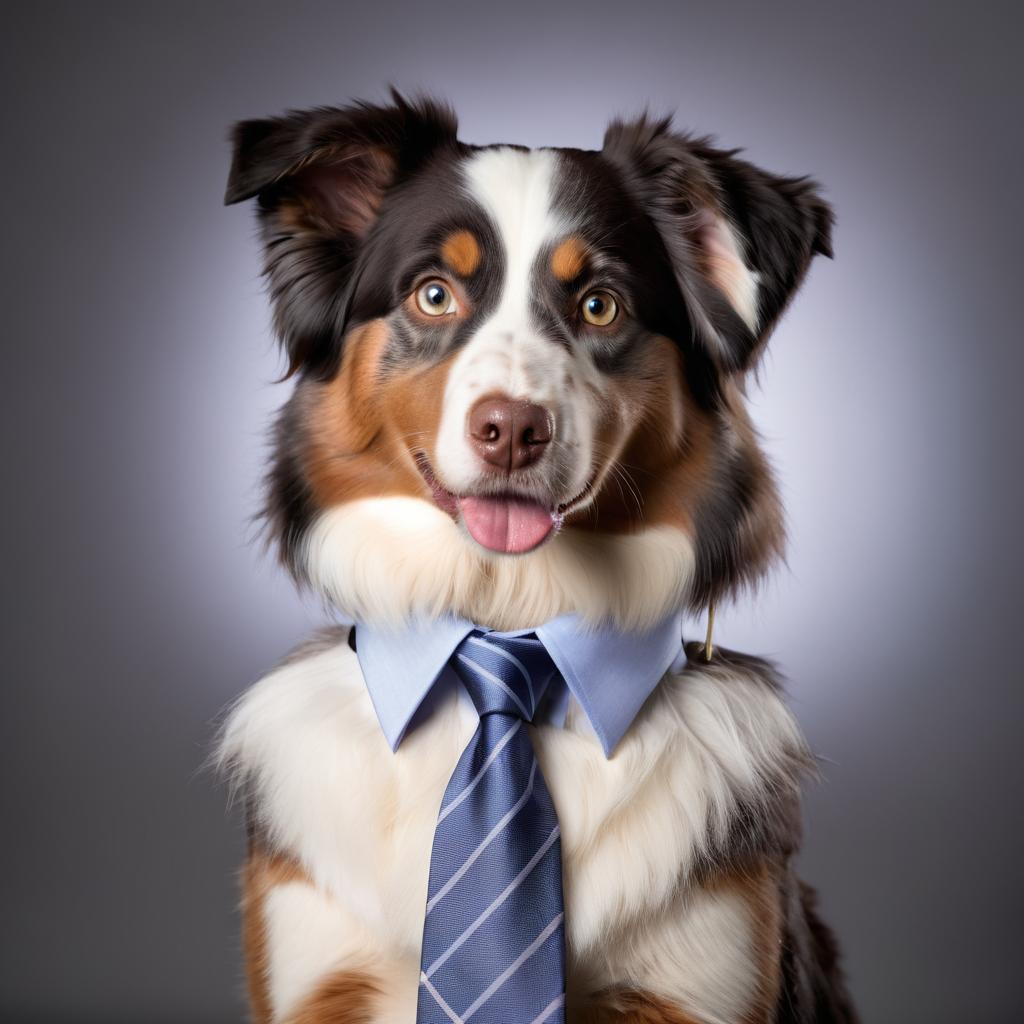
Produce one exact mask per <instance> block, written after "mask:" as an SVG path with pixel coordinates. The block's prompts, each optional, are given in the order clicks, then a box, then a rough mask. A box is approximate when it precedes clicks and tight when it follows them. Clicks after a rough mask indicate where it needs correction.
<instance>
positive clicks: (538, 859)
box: [416, 630, 565, 1024]
mask: <svg viewBox="0 0 1024 1024" xmlns="http://www.w3.org/2000/svg"><path fill="white" fill-rule="evenodd" d="M451 665H452V667H453V668H454V669H455V671H456V672H457V673H458V675H459V677H460V678H461V679H462V681H463V683H464V684H465V686H466V689H467V690H468V691H469V695H470V697H471V699H472V701H473V704H474V705H475V707H476V709H477V711H478V712H479V714H480V724H479V726H478V727H477V730H476V732H475V733H474V734H473V738H472V739H471V740H470V742H469V744H468V746H467V747H466V749H465V750H464V751H463V753H462V756H461V758H460V759H459V763H458V764H457V765H456V767H455V771H454V772H453V773H452V777H451V780H450V781H449V783H448V788H447V789H446V790H445V794H444V798H443V799H442V801H441V810H440V811H439V813H438V819H437V827H436V829H435V832H434V845H433V850H432V852H431V858H430V883H429V886H428V889H427V906H426V916H425V918H424V925H423V954H422V959H421V970H420V987H419V996H418V1005H417V1010H416V1021H417V1024H445V1022H454V1024H463V1022H470V1021H471V1022H472V1024H541V1022H557V1024H562V1022H563V1021H564V1019H565V1009H564V1004H565V933H564V928H563V917H564V913H563V907H562V853H561V843H560V841H559V834H560V833H559V828H558V818H557V816H556V814H555V808H554V805H553V803H552V802H551V795H550V793H549V792H548V788H547V786H546V785H545V783H544V778H543V776H542V775H541V772H540V769H539V767H538V765H537V760H536V757H535V756H534V752H533V744H532V743H531V741H530V737H529V734H528V731H527V729H526V728H525V726H524V722H529V721H530V720H531V719H532V718H533V715H534V712H535V711H536V702H537V700H538V699H539V698H540V696H541V694H542V693H543V689H544V687H545V685H546V684H547V683H548V682H549V681H550V680H551V678H552V677H553V676H554V675H555V674H556V673H557V669H556V668H555V666H554V663H553V662H552V660H551V657H550V656H549V655H548V653H547V651H546V650H545V648H544V645H543V644H542V643H541V642H540V640H538V639H537V638H536V637H535V636H534V635H533V634H530V635H529V636H521V637H499V636H497V635H495V634H493V633H486V632H483V631H480V630H474V631H473V633H471V634H470V635H469V636H468V637H466V639H465V640H463V641H462V643H461V644H460V645H459V646H458V648H457V649H456V651H455V654H454V655H453V656H452V660H451Z"/></svg>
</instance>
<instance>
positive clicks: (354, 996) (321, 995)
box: [288, 971, 382, 1024]
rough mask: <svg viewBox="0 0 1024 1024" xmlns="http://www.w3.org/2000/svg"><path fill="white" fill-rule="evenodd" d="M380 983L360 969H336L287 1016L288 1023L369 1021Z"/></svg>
mask: <svg viewBox="0 0 1024 1024" xmlns="http://www.w3.org/2000/svg"><path fill="white" fill-rule="evenodd" d="M380 995H382V992H381V989H380V986H379V985H378V984H377V982H376V980H375V979H374V978H372V977H371V976H370V975H368V974H365V973H364V972H362V971H338V972H337V973H336V974H332V975H330V976H329V977H328V978H327V979H326V980H324V981H323V982H321V984H320V985H319V986H318V987H317V990H316V991H315V992H314V993H313V995H312V996H310V998H309V999H307V1000H306V1001H305V1002H304V1003H303V1004H302V1006H300V1007H299V1010H298V1012H297V1013H295V1014H293V1015H292V1016H290V1017H289V1018H288V1024H372V1022H373V1021H374V1020H375V1019H376V1014H375V1003H376V1001H377V997H378V996H380Z"/></svg>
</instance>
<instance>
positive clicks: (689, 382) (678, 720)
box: [220, 94, 855, 1024]
mask: <svg viewBox="0 0 1024 1024" xmlns="http://www.w3.org/2000/svg"><path fill="white" fill-rule="evenodd" d="M233 145H234V159H233V163H232V166H231V171H230V178H229V181H228V186H227V194H226V202H227V203H229V204H231V203H239V202H242V201H244V200H248V199H256V200H257V204H258V207H257V214H258V220H259V226H260V231H261V240H262V246H263V257H264V264H265V274H266V280H267V283H268V290H269V294H270V299H271V303H272V307H273V316H274V323H275V326H276V330H277V333H278V335H279V336H280V338H281V341H282V344H283V347H284V350H285V353H286V356H287V361H288V367H289V376H291V377H292V378H293V380H294V390H293V391H292V393H291V397H290V398H289V399H288V401H287V402H286V404H285V405H284V407H283V409H282V411H281V413H280V416H279V419H278V421H277V425H276V432H275V443H276V450H275V453H274V458H273V464H272V467H271V469H270V473H269V477H268V488H267V507H266V516H267V523H268V527H269V530H270V532H271V535H272V537H273V539H274V540H275V541H276V543H277V546H278V548H279V550H280V553H281V557H282V559H283V561H284V563H285V564H286V565H287V567H288V568H289V569H290V571H291V572H292V573H293V574H294V576H295V577H296V579H297V580H298V581H300V583H301V584H303V585H305V586H308V587H310V588H312V589H313V590H315V591H316V592H318V593H319V594H321V595H323V596H324V597H325V598H326V599H327V600H328V601H329V602H330V603H331V604H332V605H333V606H334V607H335V608H336V609H337V610H338V611H339V612H340V616H341V617H342V618H343V619H344V620H346V621H350V622H354V623H355V624H356V625H355V627H354V629H355V635H354V637H353V636H352V633H351V629H350V627H347V626H346V627H339V628H336V629H335V630H333V631H331V632H329V633H327V634H325V635H323V636H320V637H318V638H316V639H315V640H314V641H312V642H310V643H309V644H307V645H305V646H304V647H302V648H301V649H300V650H298V651H297V652H295V653H293V654H292V655H291V656H290V657H288V658H287V659H286V660H285V661H284V662H283V664H281V665H280V666H279V667H278V668H277V669H276V670H274V671H273V672H271V673H270V674H269V675H268V676H266V677H265V678H264V679H262V680H261V681H260V682H258V683H257V684H256V685H255V686H254V687H252V689H250V690H249V691H248V692H247V693H246V694H245V695H244V696H243V697H242V698H241V699H240V700H239V702H238V703H237V704H236V705H235V706H234V708H233V709H232V710H231V712H230V715H229V717H228V719H227V721H226V724H225V727H224V731H223V734H222V737H221V742H220V757H221V760H222V762H223V763H224V765H225V766H226V767H227V768H228V769H229V770H230V772H231V773H232V776H233V778H234V779H235V781H236V783H237V785H238V786H239V788H240V791H241V792H242V793H244V797H245V803H246V806H247V809H248V819H249V852H248V857H247V860H246V864H245V866H244V870H243V879H242V880H243V899H242V907H243V931H244V949H245V958H246V969H247V977H248V986H249V996H250V1002H251V1007H252V1016H253V1019H254V1020H255V1021H257V1022H261V1024H263V1022H274V1024H328V1022H330V1024H343V1022H352V1024H355V1022H380V1024H384V1022H388V1024H412V1022H413V1021H414V1020H415V1018H416V1005H417V988H418V983H419V971H420V946H421V941H422V934H423V915H424V903H425V898H426V895H425V894H426V891H427V881H428V868H429V861H430V854H431V841H432V837H433V834H434V828H435V824H436V821H437V815H438V807H439V804H440V802H441V799H442V795H443V793H444V791H445V787H446V784H447V782H448V780H449V777H450V776H451V774H452V770H453V767H454V765H455V764H456V762H457V760H458V758H459V755H460V753H461V751H462V750H463V748H464V747H465V746H466V744H467V742H468V740H469V738H470V736H471V735H472V733H473V731H474V729H475V727H476V718H475V715H474V714H472V713H467V712H466V708H465V702H464V701H460V700H459V699H458V696H457V694H455V693H453V692H446V693H444V694H442V696H440V697H439V698H438V699H437V700H435V701H434V702H433V703H432V704H431V705H430V707H429V713H426V712H424V711H422V709H421V713H420V714H419V715H418V717H417V718H416V719H415V720H414V721H413V722H412V723H411V724H410V727H409V729H408V734H407V735H406V736H405V737H404V739H403V740H402V742H401V744H400V745H398V746H397V749H393V745H392V744H391V743H389V742H388V740H387V738H386V737H385V735H384V734H383V732H382V729H381V724H380V722H379V720H378V717H377V715H376V713H375V707H374V704H373V702H372V701H371V699H370V696H369V694H368V690H367V686H366V683H365V680H364V674H363V672H362V670H361V667H360V660H359V652H358V639H359V630H360V627H361V626H363V625H367V626H370V625H372V626H374V627H376V628H394V629H400V628H401V626H402V624H403V623H406V622H408V621H410V620H412V619H416V621H418V622H421V623H422V622H427V623H430V622H433V621H439V620H441V619H443V618H444V617H446V616H458V617H461V618H464V619H466V620H469V621H471V622H472V623H478V624H481V625H483V626H486V627H488V628H491V629H495V630H517V629H524V628H526V627H530V628H533V627H537V626H539V625H540V624H543V623H547V622H549V621H551V620H554V619H556V618H557V617H559V616H564V615H566V614H567V613H572V614H573V615H575V616H577V617H578V621H579V622H580V623H581V629H583V630H585V629H587V628H589V627H590V626H591V625H593V626H595V627H596V626H598V625H600V626H601V627H602V628H604V629H605V630H607V629H612V630H620V631H622V633H623V634H632V635H638V634H642V633H643V632H644V631H645V630H649V629H651V628H653V627H654V626H655V625H656V624H658V623H663V622H665V621H666V619H668V618H669V617H671V616H677V617H678V616H681V615H682V614H684V613H688V612H694V613H697V612H706V610H707V609H708V608H709V607H713V605H714V602H715V601H716V600H720V599H722V598H725V597H728V596H730V595H733V594H735V593H736V592H737V591H738V590H740V589H741V588H743V587H745V586H747V585H750V584H753V583H756V582H757V581H758V580H759V579H760V578H761V577H762V576H763V574H764V573H765V572H766V571H767V570H768V569H769V567H770V566H771V565H772V563H773V561H774V560H776V559H777V558H778V557H779V555H780V553H781V550H782V546H783V539H784V529H783V522H782V515H781V509H780V501H779V495H778V490H777V488H776V484H775V482H774V480H773V476H772V473H771V470H770V467H769V465H768V463H767V461H766V457H765V455H764V453H763V452H762V449H761V445H760V443H759V438H758V435H757V432H756V431H755V429H754V427H753V426H752V424H751V420H750V417H749V415H748V413H747V410H746V408H745V402H744V386H745V382H746V380H747V378H748V376H749V374H750V372H751V370H752V369H753V368H754V367H755V366H756V365H757V362H758V358H759V356H760V355H761V354H762V351H763V349H764V346H765V344H766V340H767V338H768V336H769V334H770V333H771V331H772V329H773V328H774V326H775V324H776V323H777V321H778V320H779V317H780V315H781V314H782V312H783V310H784V309H785V307H786V304H787V303H788V302H789V300H790V298H791V297H792V295H793V293H794V291H795V290H796V288H797V286H798V285H799V284H800V283H801V280H802V278H803V277H804V275H805V273H806V271H807V268H808V266H809V264H810V262H811V260H812V258H813V257H814V256H815V255H816V254H823V255H826V256H830V255H831V229H832V220H833V217H832V212H831V210H830V208H829V206H828V205H827V203H826V202H825V201H824V200H823V198H822V196H821V194H820V190H819V186H818V185H817V184H816V183H815V182H814V181H811V180H809V179H808V178H805V177H783V176H779V175H777V174H773V173H769V172H767V171H764V170H761V169H759V168H757V167H755V166H753V165H751V164H750V163H748V162H746V161H745V160H743V159H740V158H739V157H738V156H737V152H736V151H734V150H733V151H729V150H723V149H720V148H717V147H716V146H715V145H714V144H713V143H712V142H711V141H709V140H708V139H706V138H698V137H695V136H692V135H689V134H685V133H682V132H680V131H677V130H674V129H673V127H672V125H671V123H670V120H669V119H653V118H650V117H647V116H642V117H639V118H638V119H635V120H631V121H614V122H613V123H612V124H611V125H610V126H609V128H608V129H607V131H606V133H605V136H604V142H603V144H602V146H601V148H600V149H599V150H582V149H559V148H542V149H527V148H525V147H523V146H518V145H488V146H476V145H469V144H467V143H465V142H461V141H460V140H459V139H458V137H457V133H456V121H455V117H454V115H453V113H452V112H451V111H450V109H448V108H447V107H446V106H445V105H443V104H440V103H437V102H434V101H430V100H425V99H420V100H416V101H410V100H408V99H406V98H403V97H402V96H400V95H397V94H395V95H393V97H392V99H391V100H390V102H388V103H387V104H384V105H371V104H366V103H357V104H354V105H352V106H348V107H344V108H334V107H321V108H316V109H313V110H307V111H301V112H291V113H289V114H287V115H285V116H283V117H278V118H270V119H265V120H252V121H244V122H242V123H240V124H238V125H237V126H236V128H235V129H234V134H233ZM677 635H678V634H677ZM584 642H585V641H584ZM677 647H678V655H679V656H678V657H677V658H676V660H675V661H674V662H673V664H672V666H671V667H670V668H669V670H668V671H666V672H665V673H664V675H663V677H661V679H660V682H658V684H657V685H656V686H655V687H654V689H653V691H652V692H651V693H650V695H649V696H648V697H647V698H646V700H645V701H644V702H643V705H642V707H641V708H640V710H639V711H638V713H637V714H636V715H635V717H634V718H633V720H632V721H631V724H630V725H629V727H628V729H627V730H626V731H625V734H624V735H623V736H622V737H621V739H619V740H618V741H617V743H616V745H615V748H614V750H612V751H610V752H609V751H606V750H605V749H603V748H602V745H601V743H600V742H599V740H598V737H597V736H596V734H595V731H594V728H593V725H592V723H591V722H590V721H589V719H588V715H587V714H586V713H585V711H584V710H583V709H582V708H581V707H580V705H579V703H578V702H577V701H576V699H575V698H574V697H570V699H569V703H568V709H567V712H566V714H565V716H564V720H563V721H562V722H560V723H559V724H557V725H554V724H550V723H534V724H531V725H530V726H529V730H530V735H531V738H532V740H533V744H534V747H535V749H536V752H537V758H538V760H539V762H540V764H541V766H542V768H543V774H544V777H545V778H546V780H547V784H548V787H549V788H550V791H551V796H552V799H553V801H554V804H555V807H556V808H557V812H558V818H559V821H560V824H561V829H562V858H563V875H564V890H565V943H566V957H567V960H566V972H567V994H566V1003H565V1013H566V1019H567V1020H569V1021H572V1022H583V1021H587V1022H613V1021H617V1022H619V1021H622V1022H624V1021H640V1022H646V1024H669V1022H671V1024H695V1022H701V1024H712V1022H714V1024H741V1022H743V1024H770V1022H775V1024H783V1022H801V1024H809V1022H851V1021H854V1020H855V1012H854V1010H853V1008H852V1005H851V1002H850V999H849V997H848V995H847V992H846V989H845V986H844V983H843V980H842V977H841V973H840V971H839V968H838V966H837V952H836V947H835V943H834V942H833V940H832V937H831V935H830V933H829V931H828V930H827V928H826V927H825V926H824V925H823V924H822V923H821V921H820V920H819V918H818V916H817V914H816V912H815V908H814V898H813V893H812V892H811V891H810V890H809V889H808V887H807V886H806V885H804V884H802V883H801V882H800V880H799V879H798V878H797V876H796V874H795V872H794V868H793V858H794V856H795V854H796V852H797V848H798V845H799V837H800V811H799V790H800V786H801V783H802V781H803V780H804V779H805V777H807V776H808V775H809V774H810V773H813V770H814V759H813V758H812V756H811V755H810V753H809V751H808V748H807V746H806V744H805V741H804V739H803V738H802V736H801V733H800V730H799V728H798V727H797V725H796V723H795V721H794V719H793V716H792V715H791V713H790V711H789V710H788V709H787V706H786V703H785V701H784V698H783V696H782V694H781V691H780V686H779V680H778V677H777V674H776V672H775V671H774V670H773V667H772V666H771V665H770V664H768V663H766V662H765V661H762V660H760V659H757V658H754V657H750V656H746V655H740V654H736V653H733V652H729V651H725V650H721V649H717V648H716V649H714V650H712V649H709V648H708V646H706V645H704V644H701V643H688V644H686V645H685V648H684V645H683V642H682V639H681V638H680V639H679V640H678V644H677ZM627 676H628V673H627ZM629 685H630V680H629V678H624V679H623V680H622V686H623V687H629ZM453 1019H455V1018H453ZM509 1024H520V1022H516V1021H510V1022H509ZM522 1024H528V1022H525V1021H524V1022H522Z"/></svg>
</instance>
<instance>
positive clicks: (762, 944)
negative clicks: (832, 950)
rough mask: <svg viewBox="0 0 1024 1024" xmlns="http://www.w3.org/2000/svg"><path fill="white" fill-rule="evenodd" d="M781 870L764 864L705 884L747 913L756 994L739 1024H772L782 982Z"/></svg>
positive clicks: (765, 862)
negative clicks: (734, 900) (734, 899)
mask: <svg viewBox="0 0 1024 1024" xmlns="http://www.w3.org/2000/svg"><path fill="white" fill-rule="evenodd" d="M781 876H782V870H781V869H780V868H779V866H778V865H777V864H774V863H771V862H768V861H763V862H761V863H760V864H758V865H757V866H754V867H750V868H747V869H745V870H743V871H731V872H727V873H722V874H720V875H718V876H717V877H715V878H713V879H711V880H710V881H709V882H708V883H707V888H709V889H710V890H712V891H718V892H729V893H732V894H733V895H735V896H737V897H738V898H739V899H741V900H742V901H743V902H744V903H745V904H746V905H747V908H748V910H749V913H750V921H751V925H752V928H753V934H752V936H751V940H752V946H753V957H754V965H755V967H756V970H757V978H758V983H757V991H756V992H755V993H754V998H753V1002H752V1004H751V1006H750V1007H749V1009H748V1010H747V1012H746V1014H744V1016H743V1019H742V1022H741V1024H772V1022H773V1021H774V1019H775V1018H774V1013H775V1007H776V1005H777V1003H778V998H779V986H780V984H781V980H782V974H781V956H782V942H783V925H784V921H783V913H782V891H781Z"/></svg>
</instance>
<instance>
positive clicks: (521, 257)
mask: <svg viewBox="0 0 1024 1024" xmlns="http://www.w3.org/2000/svg"><path fill="white" fill-rule="evenodd" d="M556 172H557V158H556V156H555V154H554V153H553V152H551V151H550V150H527V151H525V152H524V151H523V150H518V149H506V148H500V149H485V150H484V151H483V152H481V153H478V154H477V155H476V156H474V157H473V158H472V159H471V160H469V161H468V162H467V164H466V166H465V171H464V173H465V177H466V185H467V187H468V188H469V191H470V192H471V193H472V195H473V198H474V199H475V200H476V201H477V202H478V203H480V205H481V206H482V207H483V208H484V210H485V211H486V212H487V214H488V215H489V216H490V218H491V220H492V221H493V223H494V226H495V228H496V229H497V232H498V237H499V238H500V239H501V244H502V247H503V249H504V278H503V280H502V283H501V299H500V302H499V305H498V308H497V310H496V311H495V312H494V314H493V316H492V318H491V322H492V323H493V324H495V325H496V326H497V325H500V327H501V328H502V329H504V330H513V331H514V330H522V329H524V328H526V327H527V326H528V320H529V309H530V295H531V290H532V288H531V277H532V271H533V267H534V263H535V261H536V259H537V254H538V253H539V252H540V250H541V249H542V248H543V247H544V246H546V245H548V244H550V242H551V241H552V240H553V239H554V238H556V237H557V236H558V235H559V234H560V233H561V232H562V231H564V230H565V225H564V224H563V223H562V219H561V218H560V217H559V216H558V215H557V214H556V213H555V211H554V210H553V209H552V204H553V200H554V189H555V178H556Z"/></svg>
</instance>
